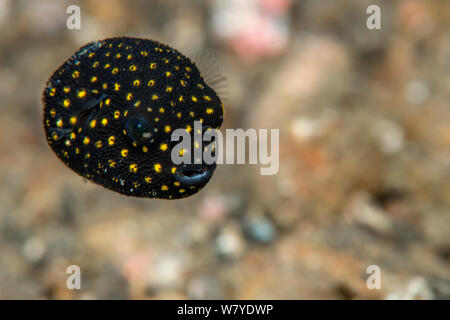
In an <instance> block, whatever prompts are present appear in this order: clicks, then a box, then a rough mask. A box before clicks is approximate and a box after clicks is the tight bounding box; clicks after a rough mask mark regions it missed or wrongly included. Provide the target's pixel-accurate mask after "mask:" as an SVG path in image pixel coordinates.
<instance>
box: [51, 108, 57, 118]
mask: <svg viewBox="0 0 450 320" xmlns="http://www.w3.org/2000/svg"><path fill="white" fill-rule="evenodd" d="M50 115H51V116H52V117H54V116H56V111H55V109H51V110H50Z"/></svg>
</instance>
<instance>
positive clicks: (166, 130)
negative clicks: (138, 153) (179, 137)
mask: <svg viewBox="0 0 450 320" xmlns="http://www.w3.org/2000/svg"><path fill="white" fill-rule="evenodd" d="M170 130H172V129H171V128H170V126H169V125H166V126H165V127H164V131H165V132H170Z"/></svg>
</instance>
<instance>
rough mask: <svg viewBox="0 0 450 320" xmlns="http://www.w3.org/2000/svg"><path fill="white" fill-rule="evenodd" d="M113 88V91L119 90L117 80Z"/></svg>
mask: <svg viewBox="0 0 450 320" xmlns="http://www.w3.org/2000/svg"><path fill="white" fill-rule="evenodd" d="M114 90H115V91H119V90H120V84H118V83H117V82H116V83H114Z"/></svg>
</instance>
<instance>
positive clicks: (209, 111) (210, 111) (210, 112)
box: [206, 108, 214, 114]
mask: <svg viewBox="0 0 450 320" xmlns="http://www.w3.org/2000/svg"><path fill="white" fill-rule="evenodd" d="M213 112H214V110H213V109H212V108H206V113H207V114H212V113H213Z"/></svg>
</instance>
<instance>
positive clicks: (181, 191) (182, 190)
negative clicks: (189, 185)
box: [178, 189, 186, 193]
mask: <svg viewBox="0 0 450 320" xmlns="http://www.w3.org/2000/svg"><path fill="white" fill-rule="evenodd" d="M185 191H186V190H184V189H180V190H178V192H180V193H184V192H185Z"/></svg>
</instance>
